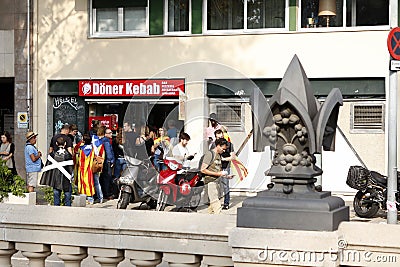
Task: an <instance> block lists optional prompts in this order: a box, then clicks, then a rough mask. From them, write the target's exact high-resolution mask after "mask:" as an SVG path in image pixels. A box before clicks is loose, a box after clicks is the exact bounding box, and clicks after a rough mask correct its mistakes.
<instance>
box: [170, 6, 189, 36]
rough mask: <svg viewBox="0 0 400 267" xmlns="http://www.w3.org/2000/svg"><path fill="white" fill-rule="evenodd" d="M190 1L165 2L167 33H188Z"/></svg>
mask: <svg viewBox="0 0 400 267" xmlns="http://www.w3.org/2000/svg"><path fill="white" fill-rule="evenodd" d="M190 4H191V1H190V0H166V6H167V7H168V8H167V12H168V13H167V20H168V22H167V25H168V30H167V31H168V32H189V31H190V29H189V25H190V9H191V8H190Z"/></svg>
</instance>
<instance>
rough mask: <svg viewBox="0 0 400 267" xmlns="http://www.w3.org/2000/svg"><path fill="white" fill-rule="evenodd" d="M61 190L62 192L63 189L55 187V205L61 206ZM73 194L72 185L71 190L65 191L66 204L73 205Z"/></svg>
mask: <svg viewBox="0 0 400 267" xmlns="http://www.w3.org/2000/svg"><path fill="white" fill-rule="evenodd" d="M61 192H62V190H59V189H56V188H53V193H54V206H60V204H61ZM71 194H72V187H71V186H69V191H64V196H65V206H71Z"/></svg>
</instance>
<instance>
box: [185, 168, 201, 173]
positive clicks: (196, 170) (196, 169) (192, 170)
mask: <svg viewBox="0 0 400 267" xmlns="http://www.w3.org/2000/svg"><path fill="white" fill-rule="evenodd" d="M186 171H187V172H199V171H200V170H199V169H198V168H191V169H189V170H186Z"/></svg>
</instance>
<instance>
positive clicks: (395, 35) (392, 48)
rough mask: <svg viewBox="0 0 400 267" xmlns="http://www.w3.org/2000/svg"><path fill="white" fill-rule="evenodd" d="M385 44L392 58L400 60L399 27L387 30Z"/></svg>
mask: <svg viewBox="0 0 400 267" xmlns="http://www.w3.org/2000/svg"><path fill="white" fill-rule="evenodd" d="M387 46H388V49H389V54H390V55H391V56H392V58H394V59H397V60H400V27H396V28H393V29H392V30H391V31H390V32H389V35H388V39H387Z"/></svg>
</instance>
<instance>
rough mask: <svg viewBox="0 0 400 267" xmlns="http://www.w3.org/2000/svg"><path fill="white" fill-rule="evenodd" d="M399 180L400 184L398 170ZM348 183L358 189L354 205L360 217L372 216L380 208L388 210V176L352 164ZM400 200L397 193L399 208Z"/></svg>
mask: <svg viewBox="0 0 400 267" xmlns="http://www.w3.org/2000/svg"><path fill="white" fill-rule="evenodd" d="M397 181H398V182H397V183H398V186H399V172H397ZM346 184H347V185H348V186H350V187H351V188H354V189H357V190H358V192H357V193H356V195H355V196H354V201H353V207H354V211H355V212H356V214H357V215H358V216H359V217H362V218H371V217H373V216H375V215H376V214H377V213H378V211H379V209H382V210H386V201H387V176H384V175H382V174H380V173H378V172H375V171H369V170H368V169H366V168H364V167H361V166H351V167H350V169H349V172H348V174H347V180H346ZM399 201H400V199H399V195H398V194H396V207H397V210H399V209H400V207H399V205H398V203H399Z"/></svg>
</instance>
